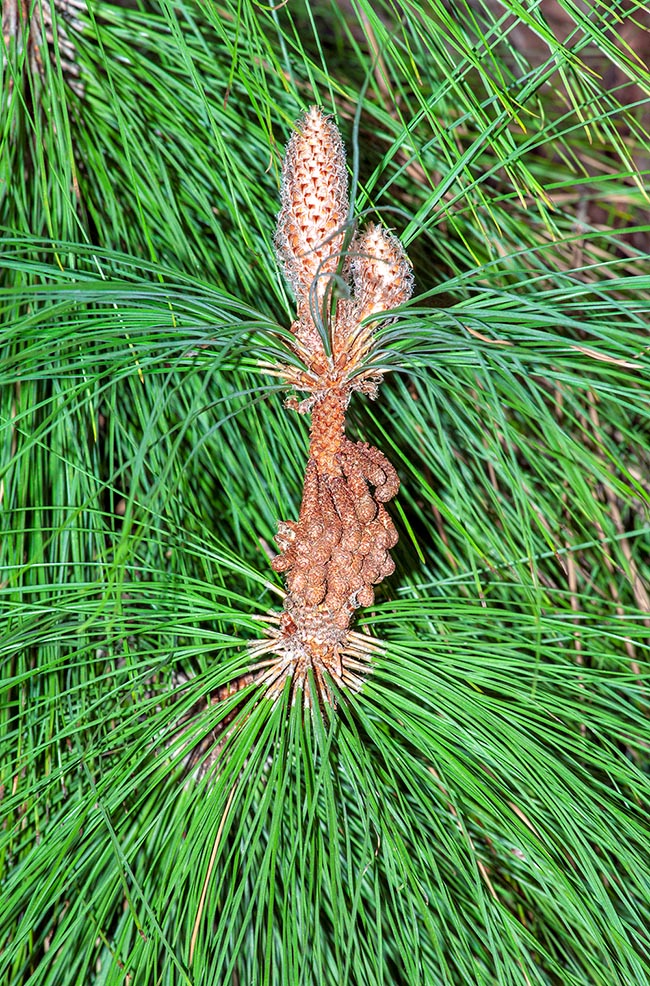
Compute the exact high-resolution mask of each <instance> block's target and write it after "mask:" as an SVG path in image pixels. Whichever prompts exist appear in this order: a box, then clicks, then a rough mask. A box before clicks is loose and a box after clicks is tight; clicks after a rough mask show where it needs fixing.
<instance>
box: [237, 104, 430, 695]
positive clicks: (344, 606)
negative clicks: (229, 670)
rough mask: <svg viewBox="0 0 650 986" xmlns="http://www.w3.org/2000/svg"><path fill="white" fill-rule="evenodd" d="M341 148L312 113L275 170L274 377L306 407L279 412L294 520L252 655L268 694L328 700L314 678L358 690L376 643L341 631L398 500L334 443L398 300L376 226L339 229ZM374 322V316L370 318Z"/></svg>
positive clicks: (384, 542)
mask: <svg viewBox="0 0 650 986" xmlns="http://www.w3.org/2000/svg"><path fill="white" fill-rule="evenodd" d="M348 214H349V204H348V183H347V172H346V167H345V150H344V147H343V142H342V140H341V136H340V134H339V131H338V129H337V128H336V126H335V124H334V123H333V122H332V121H331V120H330V119H328V118H327V117H326V116H325V115H324V114H323V113H322V112H321V110H320V109H318V108H317V107H313V108H312V109H310V110H309V111H308V113H307V114H306V115H305V116H304V117H303V119H302V120H301V121H300V123H299V125H298V128H297V131H296V133H294V135H293V136H292V138H291V140H290V141H289V144H288V147H287V151H286V155H285V159H284V166H283V171H282V209H281V211H280V214H279V217H278V227H277V233H276V244H277V248H278V254H279V257H280V261H281V263H282V266H283V268H284V273H285V276H286V278H287V281H288V282H289V284H290V285H291V287H292V289H293V291H294V292H295V296H296V302H297V317H296V320H295V322H294V323H293V325H292V346H293V349H294V352H295V353H296V355H297V356H298V357H299V358H300V361H301V363H302V366H303V369H300V370H297V369H294V368H289V367H281V368H276V371H275V372H276V373H278V374H279V375H281V376H283V377H284V378H285V379H286V380H287V381H288V382H289V383H290V384H292V385H293V386H294V388H295V389H297V390H300V391H302V392H303V393H306V394H307V395H308V396H307V397H306V398H305V399H303V400H302V401H300V402H298V401H297V400H296V399H295V398H293V399H290V401H288V402H287V403H288V405H289V406H290V407H293V408H295V409H297V410H298V411H300V412H307V411H310V412H311V415H312V419H311V430H310V440H309V461H308V463H307V470H306V475H305V483H304V490H303V498H302V505H301V508H300V514H299V517H298V520H297V521H281V522H280V523H279V525H278V534H277V536H276V543H277V545H278V548H279V549H280V553H279V554H278V555H277V557H276V558H275V559H274V560H273V562H272V565H273V568H274V569H275V570H276V571H277V572H284V573H285V578H286V586H287V592H286V596H285V599H284V610H283V612H282V613H281V614H279V615H270V616H267V617H265V618H264V619H265V620H266V622H267V637H266V638H265V639H264V640H260V641H258V642H256V643H255V644H253V645H252V648H251V649H252V652H253V653H254V654H255V656H256V657H258V658H260V657H262V656H263V655H265V654H270V655H272V656H271V657H270V658H268V659H266V660H264V661H260V662H259V663H258V664H257V666H256V669H257V671H258V675H259V679H261V680H263V681H264V682H265V683H266V684H267V688H268V694H269V695H271V696H273V695H277V694H279V693H280V692H281V691H282V689H283V688H284V685H285V682H286V680H287V678H291V679H292V687H293V688H294V689H297V688H300V689H301V690H302V693H303V695H304V697H305V701H306V702H310V701H311V700H312V696H311V695H310V688H309V675H310V672H311V674H312V675H313V681H314V682H315V685H316V689H317V691H318V698H319V700H320V701H331V700H332V697H331V690H330V686H329V681H328V676H329V678H331V679H333V680H334V681H335V682H336V683H337V684H338V685H346V686H348V687H355V688H358V687H360V685H361V682H362V677H361V675H362V674H363V672H364V671H365V670H366V667H367V663H368V660H369V659H370V656H371V655H372V653H373V651H374V650H376V648H377V644H376V642H375V643H373V641H372V639H371V638H370V637H368V636H367V635H366V634H359V633H355V632H354V631H352V630H351V629H350V627H351V623H352V619H353V616H354V612H355V610H356V609H358V608H359V607H360V606H370V605H371V604H372V603H373V601H374V586H375V585H377V584H378V583H379V582H381V581H382V579H384V578H386V576H387V575H390V574H391V573H392V572H393V571H394V568H395V565H394V562H393V560H392V558H391V556H390V549H391V548H393V547H394V546H395V544H396V543H397V537H398V535H397V531H396V529H395V527H394V525H393V522H392V521H391V519H390V517H389V515H388V512H387V510H386V507H385V503H386V502H387V501H388V500H390V499H392V497H394V496H395V495H396V493H397V491H398V489H399V479H398V477H397V473H396V472H395V470H394V468H393V466H392V465H391V464H390V462H389V461H388V459H387V458H386V457H385V455H384V454H383V453H382V452H380V451H379V450H378V449H376V448H373V447H372V446H370V445H368V444H366V443H365V442H353V441H351V440H350V439H348V438H347V437H346V434H345V424H346V422H345V412H346V409H347V407H348V404H349V401H350V397H351V395H352V393H353V391H355V390H356V391H361V392H362V393H366V394H369V395H370V396H373V397H374V396H375V394H376V390H377V386H378V384H379V383H380V381H381V374H380V373H378V372H377V371H376V370H374V369H373V368H372V365H370V364H369V362H368V357H369V356H370V355H371V353H372V350H373V346H374V339H375V330H376V329H377V327H378V325H380V324H382V322H385V321H386V318H382V314H383V313H384V312H388V311H389V310H390V309H393V308H395V307H397V306H398V305H401V304H403V303H404V302H405V301H407V300H408V298H409V297H410V295H411V292H412V287H413V280H412V274H411V265H410V263H409V260H408V257H407V256H406V254H405V252H404V249H403V247H402V245H401V243H400V241H399V240H398V239H397V238H396V237H395V236H393V235H392V234H391V233H390V232H389V231H388V230H386V229H384V228H383V227H382V226H378V225H374V224H373V225H369V226H367V227H366V229H365V230H364V231H362V232H354V231H353V230H352V229H351V226H350V222H349V215H348ZM373 317H374V318H373Z"/></svg>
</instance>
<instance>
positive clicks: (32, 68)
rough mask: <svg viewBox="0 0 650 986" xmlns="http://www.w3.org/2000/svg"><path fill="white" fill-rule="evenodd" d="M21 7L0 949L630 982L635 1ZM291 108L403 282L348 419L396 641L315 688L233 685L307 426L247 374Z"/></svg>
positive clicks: (198, 969)
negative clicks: (387, 489) (395, 535)
mask: <svg viewBox="0 0 650 986" xmlns="http://www.w3.org/2000/svg"><path fill="white" fill-rule="evenodd" d="M5 4H6V7H5V8H3V9H5V12H6V11H8V10H9V4H8V0H5ZM50 16H51V19H52V22H53V23H52V31H51V34H52V36H53V39H54V40H52V41H50V42H48V41H47V38H46V33H47V32H46V27H45V21H46V20H47V9H46V8H45V5H44V4H43V5H41V3H37V4H36V6H35V8H34V16H33V18H32V21H31V34H30V38H29V41H28V40H27V39H26V35H25V33H24V32H23V33H22V35H21V34H20V32H19V33H18V36H17V37H16V36H13V37H12V36H11V33H10V32H7V31H5V34H6V37H5V54H4V58H3V60H2V80H1V81H2V85H1V86H0V92H1V93H2V103H1V107H0V235H1V237H2V243H1V251H0V254H1V257H0V324H1V325H2V329H1V331H0V401H1V409H0V511H1V518H2V520H1V523H2V540H1V543H0V654H1V655H2V658H1V659H2V672H3V673H2V692H1V693H0V754H1V756H0V770H1V772H2V776H1V778H0V784H1V786H0V805H1V809H0V810H1V815H2V826H1V828H0V896H1V899H2V907H1V908H0V970H1V973H0V979H1V980H2V981H3V982H6V983H11V984H19V983H20V984H22V983H30V984H32V983H33V984H37V983H43V984H45V983H52V984H54V983H56V984H57V986H59V984H67V983H96V984H113V983H115V984H117V983H120V984H121V983H138V984H140V983H151V984H154V983H174V984H176V983H193V984H197V986H198V984H215V983H231V984H242V986H243V984H257V983H279V984H280V983H281V984H289V983H296V984H299V983H305V984H307V983H310V984H311V983H322V984H329V983H346V984H347V983H350V984H353V983H358V984H364V986H366V984H379V983H384V984H388V983H396V984H398V983H404V984H412V986H415V984H420V983H426V984H486V986H488V984H490V986H491V984H495V983H498V984H516V986H520V984H521V986H524V984H525V986H531V984H555V983H559V984H571V986H578V984H580V986H586V984H590V986H615V984H621V986H630V984H632V983H634V984H644V983H650V941H649V939H648V931H647V928H648V925H649V923H650V877H649V875H648V868H647V849H648V840H649V837H650V831H649V826H648V821H647V819H648V809H649V807H650V804H649V793H650V779H649V758H648V735H649V733H648V711H649V710H648V683H649V682H648V644H649V635H650V631H649V627H650V599H649V597H648V588H647V586H648V573H649V570H650V554H649V551H650V538H649V534H650V525H649V522H648V504H649V487H648V481H647V476H648V463H649V461H650V431H649V410H648V409H649V407H650V404H649V401H648V398H649V396H650V394H649V385H648V374H647V368H648V345H647V325H648V310H649V307H650V306H649V297H650V276H649V275H648V269H649V268H648V233H649V231H650V224H648V220H647V215H648V213H647V195H646V191H645V188H646V185H647V175H648V167H649V164H648V162H649V159H650V158H649V154H650V138H649V137H648V133H647V125H648V105H649V103H648V91H649V83H650V75H649V71H648V67H647V64H646V61H645V60H644V55H643V53H644V51H646V52H647V50H648V43H647V28H648V20H647V16H648V15H647V12H646V11H645V10H644V7H643V5H641V4H637V3H635V2H626V3H620V2H613V3H609V4H593V5H590V6H589V7H586V6H584V5H582V4H578V3H573V2H571V0H564V2H563V3H562V4H561V5H558V6H554V5H552V4H550V3H548V2H542V3H536V2H530V3H524V4H520V3H515V2H513V0H508V2H507V3H502V4H499V3H497V2H496V0H495V2H489V3H488V2H481V0H475V2H472V3H471V4H469V5H466V4H453V5H445V4H444V3H442V2H439V0H433V2H427V3H425V2H423V0H417V2H416V0H414V2H403V0H402V2H399V3H390V4H389V3H377V2H373V3H372V4H371V3H369V2H366V0H351V2H349V3H343V2H341V0H339V2H337V3H322V4H321V3H317V4H310V3H306V4H302V3H299V2H289V3H287V4H284V5H280V6H277V7H274V6H269V5H266V4H262V3H252V2H243V3H238V4H234V3H233V4H231V3H224V4H219V5H214V4H208V3H205V2H202V0H196V2H194V0H193V2H189V0H180V2H177V3H175V4H174V5H173V6H172V5H169V4H167V3H166V2H165V0H160V2H155V3H154V2H151V3H150V2H148V0H147V2H146V3H145V2H143V3H140V2H138V3H133V4H127V5H121V4H120V5H114V4H112V3H109V2H107V0H102V2H101V3H94V2H93V3H92V4H90V5H89V7H88V8H87V9H86V10H82V11H77V10H76V9H73V8H72V7H70V6H63V5H61V4H60V5H55V6H53V8H52V10H51V12H50ZM6 23H7V24H8V23H9V20H8V19H7V18H6ZM62 32H65V34H63V33H62ZM21 38H22V40H21ZM70 45H71V46H72V48H71V50H72V55H71V56H70V55H69V46H70ZM66 46H68V47H66ZM36 50H37V52H38V53H40V55H39V58H35V57H34V52H35V51H36ZM73 71H74V72H75V73H76V74H72V73H73ZM314 102H318V103H321V104H323V105H324V106H325V107H326V108H327V109H328V110H332V111H333V112H335V113H336V114H337V120H338V123H339V125H340V127H341V129H342V131H343V132H344V136H345V140H346V143H347V146H348V148H349V152H350V154H349V162H350V165H351V168H352V171H353V175H354V178H355V182H356V206H357V212H358V213H361V212H363V213H366V214H370V215H372V214H374V213H376V214H378V215H379V216H380V217H381V218H382V220H383V221H384V222H386V223H387V224H389V225H390V226H392V227H394V228H395V229H396V230H397V232H398V233H399V234H400V236H402V238H403V241H404V242H405V244H406V245H407V248H408V250H409V254H410V256H411V258H412V260H413V263H414V268H415V275H416V285H417V289H416V297H415V298H414V300H413V302H412V303H411V304H410V305H409V306H408V307H407V308H406V309H405V310H404V312H403V313H402V315H401V317H400V318H399V320H398V321H397V322H395V323H394V324H393V325H391V326H389V327H388V328H387V329H385V330H384V332H383V336H382V351H381V355H380V357H379V359H380V362H381V364H382V365H383V366H385V367H386V369H390V370H392V371H394V372H391V373H390V374H389V375H387V378H386V382H385V383H384V386H383V388H382V392H381V397H380V400H379V401H378V402H377V403H376V404H368V403H367V402H366V403H365V404H364V403H363V402H362V401H361V400H359V401H358V403H356V404H353V405H352V407H351V421H352V428H351V431H352V432H354V434H355V435H356V436H357V437H359V438H363V439H367V440H369V441H372V442H373V443H375V444H377V445H378V446H379V447H380V448H382V449H383V450H384V451H385V452H386V453H387V454H388V455H389V457H390V458H391V460H392V461H393V462H394V463H395V464H396V466H397V467H398V469H399V471H400V475H401V479H402V489H401V493H400V496H399V499H398V500H397V501H396V504H397V505H396V507H395V508H394V511H393V512H394V516H395V519H396V523H397V524H398V526H399V529H400V532H401V539H400V543H399V545H398V547H397V549H396V551H395V557H396V560H397V562H398V569H397V572H396V573H395V575H394V576H393V577H392V578H391V579H390V580H388V581H387V582H386V583H384V584H383V585H382V587H381V593H380V594H379V601H378V602H377V604H376V605H375V606H373V607H372V608H370V609H369V610H365V611H364V612H363V615H362V619H361V625H362V626H363V627H365V629H366V631H367V632H369V633H371V634H373V635H375V636H377V637H379V638H380V639H381V640H383V641H384V642H385V652H384V653H383V654H382V655H381V656H379V657H378V658H377V659H376V661H375V665H374V669H373V673H372V675H371V676H370V677H369V679H368V681H367V684H366V686H365V687H364V689H363V690H362V691H361V692H360V693H358V694H349V693H348V694H344V695H340V698H339V702H338V706H337V708H336V710H331V709H326V710H322V711H321V713H315V714H313V715H304V714H303V712H302V711H301V710H300V709H299V707H297V706H294V707H287V702H286V701H284V702H282V703H279V704H278V705H276V706H273V705H271V704H270V703H269V702H268V701H260V700H259V695H257V694H256V688H255V685H254V684H248V685H246V686H245V687H244V688H243V689H242V690H240V691H239V692H237V693H236V694H230V693H229V690H228V688H227V685H228V682H230V681H232V680H233V679H237V678H238V677H239V676H241V675H243V674H245V672H246V669H247V667H248V659H247V654H246V647H245V643H246V641H247V640H250V639H254V638H255V637H256V636H257V635H259V625H258V624H257V623H256V620H255V617H256V615H258V614H260V613H263V612H264V611H265V610H267V609H269V608H272V607H275V608H277V607H278V605H279V602H278V601H277V597H276V596H275V595H274V593H273V588H272V584H271V583H272V581H273V580H275V579H276V576H274V575H273V573H272V572H271V569H270V566H269V563H268V562H269V552H270V550H272V549H271V545H272V538H273V535H274V533H275V530H276V522H277V520H278V519H279V518H288V517H295V516H296V514H297V510H298V506H299V500H300V490H301V483H302V475H303V469H304V463H305V460H306V455H305V453H306V447H307V431H306V428H307V424H306V422H305V421H304V419H303V418H301V417H299V416H297V415H295V414H292V413H289V412H287V411H286V410H285V409H284V408H283V398H284V396H285V395H284V394H283V393H282V391H281V390H280V389H279V388H278V387H277V386H275V384H274V383H273V378H271V377H269V376H267V375H265V374H264V373H263V371H262V370H261V369H260V367H259V366H258V365H257V364H258V361H259V360H260V359H265V360H268V359H270V358H271V359H272V358H273V356H274V355H277V354H278V353H279V352H280V351H281V350H282V348H283V342H282V338H283V337H282V333H283V331H284V330H283V327H286V326H287V325H288V324H289V322H290V319H291V314H292V301H291V298H290V297H289V296H288V294H287V291H286V289H285V286H284V284H283V283H282V280H281V278H280V276H279V273H278V269H277V265H276V261H275V257H274V251H273V245H272V239H273V231H274V226H275V214H276V212H277V209H278V201H279V200H278V177H279V165H280V161H281V155H282V150H283V146H284V143H285V141H286V139H287V138H288V135H289V133H290V129H291V126H292V125H293V122H294V121H295V119H296V118H297V117H298V116H299V114H300V112H301V111H302V110H303V109H305V108H306V107H308V106H309V105H311V104H312V103H314ZM277 584H279V583H277Z"/></svg>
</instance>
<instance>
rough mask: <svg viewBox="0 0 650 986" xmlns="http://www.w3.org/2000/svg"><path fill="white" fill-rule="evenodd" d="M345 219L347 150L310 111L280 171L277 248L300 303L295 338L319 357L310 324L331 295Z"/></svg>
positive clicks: (332, 128) (328, 123)
mask: <svg viewBox="0 0 650 986" xmlns="http://www.w3.org/2000/svg"><path fill="white" fill-rule="evenodd" d="M347 219H348V194H347V175H346V171H345V149H344V147H343V141H342V140H341V135H340V134H339V132H338V130H337V128H336V126H335V125H334V124H333V123H332V122H331V121H330V120H329V119H328V118H327V117H326V116H324V114H323V113H322V112H321V110H320V109H319V108H318V107H317V106H314V107H312V108H311V109H310V110H309V111H308V112H307V113H306V114H305V116H304V117H303V119H302V120H301V121H300V122H299V123H298V128H297V131H296V133H295V134H294V135H293V137H292V138H291V140H290V141H289V144H288V145H287V151H286V155H285V159H284V166H283V168H282V211H281V212H280V215H279V216H278V227H277V231H276V245H277V248H278V254H279V256H280V259H281V261H282V263H283V266H284V273H285V276H286V278H287V281H288V282H289V284H290V285H291V287H292V288H293V290H294V292H295V295H296V300H297V302H298V319H297V321H296V323H295V325H294V332H295V334H296V336H297V337H298V338H299V339H300V340H301V341H302V342H303V343H304V345H305V347H306V349H307V351H308V353H310V354H312V355H314V356H317V355H320V354H321V353H322V352H323V345H322V341H321V337H320V335H319V333H318V331H317V330H316V326H315V324H314V319H315V318H321V317H322V310H323V301H324V300H325V298H326V296H327V295H328V293H329V294H331V291H332V287H333V284H332V278H333V276H334V275H335V274H336V271H337V268H338V267H339V266H340V260H341V254H342V251H343V246H344V240H345V229H346V223H347Z"/></svg>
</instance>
